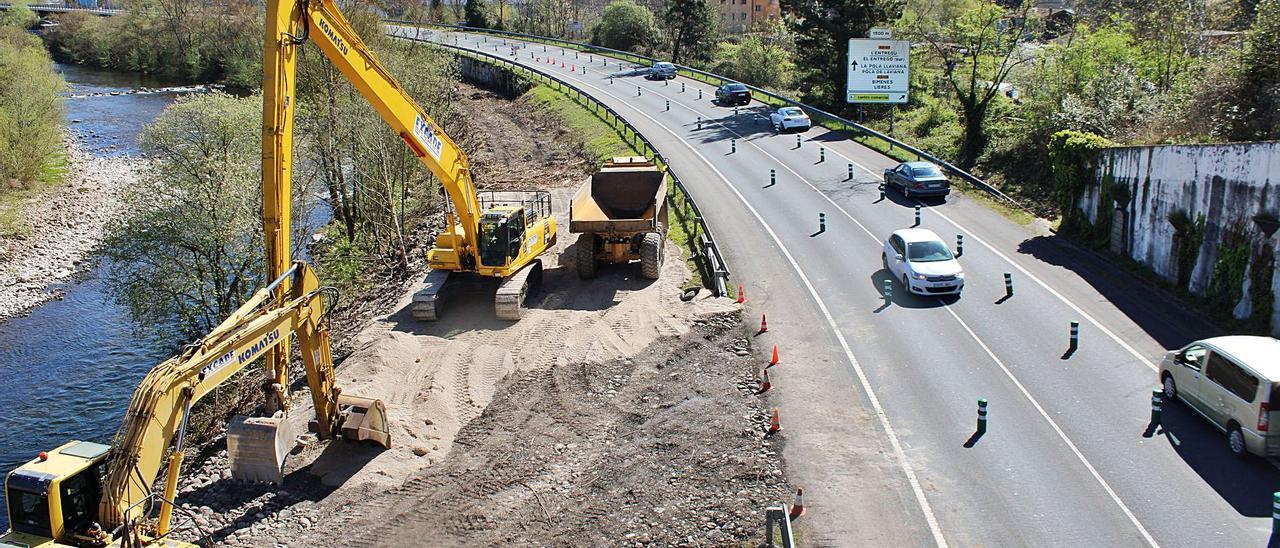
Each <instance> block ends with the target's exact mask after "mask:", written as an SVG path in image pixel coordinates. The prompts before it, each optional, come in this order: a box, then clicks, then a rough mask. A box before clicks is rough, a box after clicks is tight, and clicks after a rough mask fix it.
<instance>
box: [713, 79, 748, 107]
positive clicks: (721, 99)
mask: <svg viewBox="0 0 1280 548" xmlns="http://www.w3.org/2000/svg"><path fill="white" fill-rule="evenodd" d="M716 103H719V104H720V105H723V106H726V107H732V106H738V105H748V104H751V90H750V89H747V86H744V85H742V84H725V85H723V86H720V89H717V90H716Z"/></svg>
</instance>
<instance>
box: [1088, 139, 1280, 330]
mask: <svg viewBox="0 0 1280 548" xmlns="http://www.w3.org/2000/svg"><path fill="white" fill-rule="evenodd" d="M1094 177H1095V183H1099V184H1095V185H1094V186H1092V187H1091V188H1090V189H1089V190H1088V192H1086V193H1085V195H1084V197H1083V198H1082V199H1081V201H1080V208H1081V209H1082V210H1083V212H1084V213H1085V215H1087V216H1088V218H1089V220H1090V222H1093V223H1095V224H1096V223H1097V222H1104V223H1111V222H1113V220H1112V219H1111V218H1110V216H1111V210H1112V208H1114V207H1115V204H1114V203H1111V204H1103V205H1105V206H1106V207H1105V208H1104V209H1103V212H1102V213H1101V215H1102V216H1103V218H1101V219H1099V215H1100V214H1099V204H1098V200H1099V195H1100V191H1101V189H1102V185H1101V184H1100V183H1103V182H1105V181H1107V180H1108V178H1109V179H1111V180H1114V181H1115V182H1116V183H1121V184H1124V185H1127V186H1128V187H1129V189H1130V191H1131V193H1132V195H1133V199H1132V200H1131V201H1130V203H1129V205H1128V207H1126V208H1125V210H1124V214H1123V218H1122V219H1121V220H1119V221H1117V222H1119V223H1122V226H1121V227H1120V229H1119V230H1118V231H1117V232H1116V233H1115V234H1123V236H1124V241H1123V242H1120V243H1117V242H1112V244H1113V249H1119V250H1120V251H1121V252H1122V253H1124V254H1125V255H1128V256H1129V257H1131V258H1133V259H1134V260H1136V261H1138V262H1139V263H1142V264H1144V265H1146V266H1147V267H1149V268H1150V269H1151V270H1153V271H1154V272H1156V273H1157V274H1159V275H1160V276H1162V277H1164V278H1165V279H1166V280H1169V281H1170V282H1173V283H1176V282H1177V281H1178V278H1179V276H1178V264H1177V258H1176V256H1175V250H1174V246H1175V243H1174V240H1175V237H1174V232H1175V231H1174V228H1173V226H1172V225H1171V224H1169V221H1168V216H1169V214H1170V213H1171V212H1173V211H1175V210H1178V209H1185V210H1186V211H1187V213H1188V214H1189V215H1190V217H1191V218H1192V219H1195V218H1197V216H1199V215H1204V217H1205V227H1204V240H1203V242H1202V243H1201V245H1200V246H1199V255H1198V257H1197V259H1196V262H1195V266H1194V268H1193V269H1192V272H1191V274H1190V280H1189V282H1188V283H1187V287H1186V289H1187V290H1189V291H1190V292H1192V293H1194V294H1197V295H1203V294H1204V292H1205V289H1206V288H1207V287H1208V286H1209V282H1210V280H1209V278H1210V276H1211V274H1212V272H1213V265H1214V262H1215V261H1216V260H1217V257H1216V254H1217V247H1218V244H1219V243H1221V239H1222V237H1223V235H1224V232H1225V231H1227V230H1230V229H1231V228H1232V227H1240V228H1243V229H1245V231H1246V232H1247V233H1248V234H1249V237H1250V238H1251V241H1250V247H1251V251H1252V252H1251V260H1250V262H1251V263H1252V262H1253V259H1255V258H1258V257H1263V259H1262V260H1266V257H1273V256H1274V253H1268V252H1267V250H1265V249H1263V248H1269V250H1270V251H1272V252H1274V251H1275V250H1276V249H1277V248H1276V241H1277V239H1278V238H1280V234H1277V235H1275V236H1272V237H1270V238H1268V237H1267V236H1266V235H1265V234H1263V233H1262V231H1261V230H1259V228H1258V225H1257V224H1256V223H1254V222H1253V220H1252V218H1253V216H1254V215H1256V214H1259V213H1262V212H1264V211H1266V212H1270V213H1272V214H1276V215H1280V189H1278V188H1277V185H1280V141H1269V142H1262V143H1237V144H1223V145H1167V146H1147V147H1117V148H1111V149H1107V150H1105V151H1103V153H1102V154H1101V155H1100V157H1099V159H1098V162H1097V166H1095V169H1094ZM1252 266H1253V265H1252V264H1250V268H1252ZM1277 274H1280V269H1277ZM1248 278H1249V276H1248V275H1246V276H1245V279H1246V284H1247V283H1248V281H1247V280H1248ZM1276 291H1280V279H1277V278H1276V277H1275V276H1273V280H1272V292H1273V294H1274V293H1275V292H1276ZM1248 300H1249V291H1248V288H1247V286H1246V288H1245V291H1244V298H1243V299H1242V301H1248ZM1276 304H1277V306H1276V307H1273V308H1277V309H1276V310H1274V311H1273V314H1272V320H1271V326H1272V331H1273V334H1275V335H1277V336H1280V299H1276ZM1251 311H1252V308H1251V303H1249V302H1242V303H1238V304H1237V306H1236V309H1235V315H1236V317H1237V318H1242V317H1247V316H1248V315H1249V314H1248V312H1251Z"/></svg>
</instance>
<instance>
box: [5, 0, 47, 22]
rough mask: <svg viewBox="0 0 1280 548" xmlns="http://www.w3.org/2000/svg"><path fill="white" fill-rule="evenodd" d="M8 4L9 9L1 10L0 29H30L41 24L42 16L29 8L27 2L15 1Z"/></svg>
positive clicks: (23, 0)
mask: <svg viewBox="0 0 1280 548" xmlns="http://www.w3.org/2000/svg"><path fill="white" fill-rule="evenodd" d="M8 4H9V8H8V9H5V10H0V27H14V28H19V29H29V28H32V27H35V26H36V25H38V24H40V16H39V15H36V12H34V11H31V8H29V7H27V4H28V2H26V1H25V0H14V1H12V2H8Z"/></svg>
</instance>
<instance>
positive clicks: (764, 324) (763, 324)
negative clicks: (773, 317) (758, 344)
mask: <svg viewBox="0 0 1280 548" xmlns="http://www.w3.org/2000/svg"><path fill="white" fill-rule="evenodd" d="M768 332H769V321H768V320H766V319H765V317H764V314H761V315H760V330H759V331H757V332H756V335H759V334H761V333H768Z"/></svg>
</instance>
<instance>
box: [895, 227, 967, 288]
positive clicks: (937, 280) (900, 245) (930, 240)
mask: <svg viewBox="0 0 1280 548" xmlns="http://www.w3.org/2000/svg"><path fill="white" fill-rule="evenodd" d="M880 260H881V261H882V262H883V263H884V268H885V270H888V271H889V274H890V275H892V276H893V277H894V278H895V279H899V280H902V287H903V288H905V289H906V290H907V291H910V292H912V293H917V294H920V295H959V294H960V292H961V291H962V290H964V270H962V269H961V268H960V263H959V262H958V261H956V257H955V255H953V254H952V253H951V249H950V248H948V247H947V244H946V242H943V241H942V238H939V237H938V235H937V234H934V233H933V231H932V230H926V229H923V228H904V229H902V230H896V231H894V232H893V234H892V235H890V236H889V239H887V240H885V241H884V251H883V252H882V253H881V254H880Z"/></svg>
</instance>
